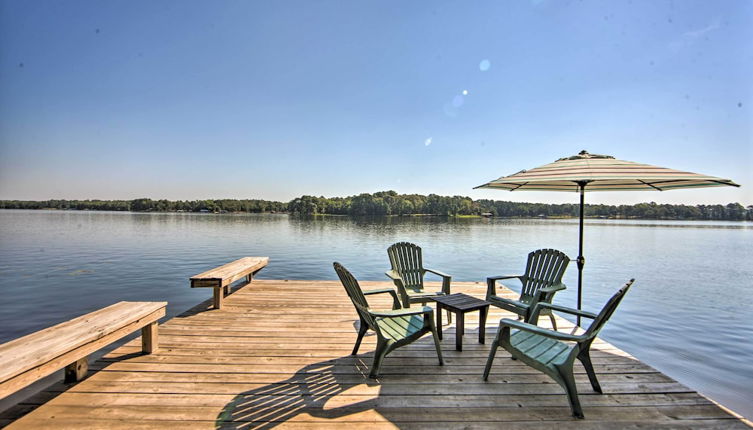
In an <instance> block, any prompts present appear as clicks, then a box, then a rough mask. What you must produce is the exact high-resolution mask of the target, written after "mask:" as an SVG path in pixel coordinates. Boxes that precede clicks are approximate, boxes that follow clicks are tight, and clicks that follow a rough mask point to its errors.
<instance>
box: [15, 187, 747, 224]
mask: <svg viewBox="0 0 753 430" xmlns="http://www.w3.org/2000/svg"><path fill="white" fill-rule="evenodd" d="M0 209H48V210H81V211H87V210H90V211H116V212H174V213H182V212H190V213H288V214H296V215H316V216H319V215H327V216H341V215H350V216H415V217H422V216H429V217H431V216H445V217H456V218H466V217H467V218H480V217H485V218H522V219H537V218H539V219H571V218H577V217H578V216H579V211H580V208H579V206H578V205H577V204H548V203H523V202H511V201H504V200H486V199H479V200H473V199H471V198H470V197H464V196H439V195H436V194H429V195H420V194H398V193H396V192H395V191H380V192H376V193H373V194H369V193H363V194H359V195H355V196H348V197H323V196H320V197H316V196H301V197H297V198H295V199H293V200H291V201H289V202H278V201H270V200H260V199H240V200H239V199H207V200H177V201H171V200H165V199H162V200H152V199H149V198H141V199H134V200H42V201H32V200H0ZM585 217H586V218H589V219H648V220H705V221H753V205H750V206H748V207H747V208H746V207H744V206H743V205H741V204H740V203H734V202H733V203H728V204H726V205H683V204H680V205H674V204H657V203H654V202H651V203H638V204H634V205H602V204H586V205H585Z"/></svg>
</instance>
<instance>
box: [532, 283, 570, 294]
mask: <svg viewBox="0 0 753 430" xmlns="http://www.w3.org/2000/svg"><path fill="white" fill-rule="evenodd" d="M566 288H567V287H566V286H565V284H563V283H561V282H560V283H559V284H554V285H552V286H551V287H546V288H542V289H540V290H539V292H541V293H544V294H549V293H556V292H557V291H561V290H564V289H566Z"/></svg>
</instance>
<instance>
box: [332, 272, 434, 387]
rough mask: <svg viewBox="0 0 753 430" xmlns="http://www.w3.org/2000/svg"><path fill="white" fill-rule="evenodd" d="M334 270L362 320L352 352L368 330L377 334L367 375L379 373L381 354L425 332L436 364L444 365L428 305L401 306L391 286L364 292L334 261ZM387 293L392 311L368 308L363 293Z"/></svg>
mask: <svg viewBox="0 0 753 430" xmlns="http://www.w3.org/2000/svg"><path fill="white" fill-rule="evenodd" d="M333 265H334V267H335V272H337V276H338V277H339V278H340V282H342V284H343V287H345V291H346V292H347V293H348V297H350V300H351V301H352V302H353V306H355V307H356V312H357V313H358V317H359V318H360V319H361V325H360V327H359V330H358V338H357V339H356V345H355V347H353V352H352V355H356V354H357V353H358V347H359V346H360V345H361V340H362V339H363V336H364V335H365V334H366V331H368V329H372V330H374V331H375V332H376V335H377V347H376V351H374V363H373V364H372V365H371V372H370V373H369V377H370V378H376V377H377V376H379V368H380V367H381V365H382V361H383V360H384V357H386V356H387V354H389V353H390V352H392V351H393V350H395V349H396V348H400V347H401V346H404V345H407V344H409V343H411V342H413V341H415V340H417V339H419V338H420V337H422V336H423V335H425V334H427V333H431V334H432V336H433V337H434V346H435V348H436V349H437V356H438V357H439V365H440V366H442V365H444V360H443V359H442V349H441V348H440V346H439V336H438V335H437V329H436V327H435V326H434V310H433V309H432V308H430V307H428V306H423V307H422V308H421V309H417V308H412V309H410V308H408V309H400V303H399V302H398V300H397V295H396V294H395V291H394V290H392V289H391V288H383V289H379V290H371V291H363V290H361V287H360V286H359V285H358V281H357V280H356V278H354V277H353V275H351V273H350V272H349V271H348V270H347V269H345V267H343V266H342V265H341V264H340V263H337V262H335V263H333ZM382 293H388V294H390V295H391V296H392V299H393V309H392V310H391V311H377V310H373V309H371V308H369V303H368V302H367V301H366V296H368V295H372V294H382Z"/></svg>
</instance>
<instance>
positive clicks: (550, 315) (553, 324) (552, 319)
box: [549, 314, 557, 331]
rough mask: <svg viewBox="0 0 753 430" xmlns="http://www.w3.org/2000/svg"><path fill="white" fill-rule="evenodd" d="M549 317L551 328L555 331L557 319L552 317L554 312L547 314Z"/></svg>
mask: <svg viewBox="0 0 753 430" xmlns="http://www.w3.org/2000/svg"><path fill="white" fill-rule="evenodd" d="M549 319H550V320H551V321H552V328H553V329H554V331H557V320H555V319H554V314H549Z"/></svg>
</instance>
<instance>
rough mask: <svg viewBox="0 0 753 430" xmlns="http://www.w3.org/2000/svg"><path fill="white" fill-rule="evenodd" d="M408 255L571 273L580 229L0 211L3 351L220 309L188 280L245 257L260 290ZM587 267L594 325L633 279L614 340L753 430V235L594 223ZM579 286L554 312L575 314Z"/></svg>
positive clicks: (682, 225) (436, 262)
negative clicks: (36, 336)
mask: <svg viewBox="0 0 753 430" xmlns="http://www.w3.org/2000/svg"><path fill="white" fill-rule="evenodd" d="M404 240H405V241H411V242H415V243H417V244H419V245H421V246H422V248H423V250H424V263H425V265H426V266H427V267H430V268H435V269H438V270H441V271H443V272H445V273H449V274H451V275H452V276H453V279H456V280H459V281H482V283H484V282H483V281H484V280H485V278H486V276H489V275H498V274H516V273H520V272H522V271H523V269H524V268H525V259H526V255H527V254H528V252H530V251H532V250H534V249H537V248H556V249H559V250H562V251H563V252H565V253H567V254H568V255H569V256H570V257H571V259H573V260H574V259H575V257H576V256H577V255H578V249H577V240H578V222H577V220H538V219H537V220H509V219H481V218H457V219H456V218H441V217H409V218H398V217H379V218H349V217H312V218H296V217H291V216H287V215H246V214H240V215H233V214H227V215H214V214H181V213H177V214H176V213H164V214H163V213H122V212H75V211H11V210H0V291H2V293H3V299H4V303H3V305H2V306H0V342H6V341H8V340H11V339H13V338H16V337H18V336H22V335H25V334H28V333H31V332H33V331H36V330H39V329H42V328H44V327H47V326H50V325H53V324H56V323H59V322H62V321H65V320H68V319H70V318H73V317H75V316H78V315H81V314H83V313H86V312H90V311H93V310H95V309H98V308H101V307H104V306H107V305H110V304H112V303H114V302H117V301H121V300H148V301H149V300H155V301H164V300H167V301H168V302H169V306H168V316H173V315H176V314H178V313H180V312H182V311H184V310H186V309H188V308H189V307H192V306H193V305H195V304H197V303H199V302H201V301H203V300H206V299H208V298H209V297H210V296H211V294H210V290H207V289H191V288H189V283H188V278H189V277H190V276H191V275H195V274H197V273H200V272H202V271H204V270H206V269H209V268H212V267H214V266H217V265H220V264H223V263H226V262H228V261H231V260H234V259H236V258H239V257H241V256H246V255H268V256H269V257H270V264H269V266H268V267H267V268H266V269H264V270H263V271H262V272H260V274H259V276H258V277H259V278H262V279H336V276H335V273H334V271H333V270H332V262H333V261H339V262H341V263H343V264H344V265H345V266H346V267H348V269H350V270H351V271H352V272H353V273H354V275H355V276H356V277H358V278H359V279H364V280H385V281H386V280H387V278H386V277H385V276H384V271H385V270H387V269H388V268H389V261H388V259H387V253H386V249H387V247H388V246H389V245H391V244H392V243H394V242H397V241H404ZM584 254H585V256H586V266H585V271H584V293H583V297H584V306H583V307H584V308H585V309H587V310H598V309H600V308H601V306H602V305H603V304H604V302H605V301H606V300H607V299H608V298H609V296H611V294H612V293H613V292H614V291H616V290H617V289H618V288H619V287H620V286H622V285H623V284H624V283H625V282H626V281H627V280H628V279H630V278H636V283H635V286H634V287H633V289H632V290H631V291H630V293H629V294H628V296H627V297H626V299H625V300H624V301H623V303H622V304H621V307H620V308H619V309H618V310H617V312H616V313H615V315H614V316H613V317H612V319H611V320H610V322H609V323H608V324H607V325H606V327H605V328H604V330H603V331H602V335H601V336H602V337H603V338H605V339H606V340H608V341H610V342H612V343H614V344H615V345H617V346H618V347H620V348H621V349H624V350H625V351H627V352H629V353H631V354H633V355H634V356H636V357H637V358H639V359H640V360H642V361H644V362H646V363H648V364H650V365H652V366H654V367H656V368H657V369H659V370H661V371H662V372H664V373H666V374H667V375H669V376H671V377H673V378H675V379H677V380H678V381H680V382H682V383H684V384H686V385H688V386H689V387H691V388H693V389H695V390H698V391H700V392H702V393H703V394H706V395H707V396H709V397H711V398H713V399H715V400H717V401H718V402H720V403H722V404H723V405H725V406H728V407H730V408H731V409H733V410H735V411H737V412H739V413H741V414H743V415H745V416H747V417H748V418H753V388H751V387H753V360H751V357H753V342H751V339H753V324H751V315H753V264H751V261H753V223H750V222H747V223H745V222H702V221H688V222H683V221H636V220H630V221H627V220H587V221H586V229H585V252H584ZM577 273H578V272H577V268H576V266H575V263H574V261H573V262H572V263H571V265H570V267H569V268H568V271H567V273H566V274H565V282H566V284H567V285H568V286H569V287H568V289H567V290H566V291H564V292H560V293H558V294H557V296H556V298H555V303H559V304H562V305H566V306H574V305H575V300H576V289H577ZM512 286H513V287H515V285H512ZM484 294H485V287H482V286H479V291H478V295H479V296H483V295H484ZM354 335H355V333H354ZM354 339H355V337H354Z"/></svg>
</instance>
